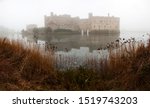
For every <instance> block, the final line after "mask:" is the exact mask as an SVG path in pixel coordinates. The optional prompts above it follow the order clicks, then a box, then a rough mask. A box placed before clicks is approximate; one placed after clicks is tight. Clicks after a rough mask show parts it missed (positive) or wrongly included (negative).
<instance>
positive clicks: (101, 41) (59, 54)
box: [9, 32, 149, 68]
mask: <svg viewBox="0 0 150 108" xmlns="http://www.w3.org/2000/svg"><path fill="white" fill-rule="evenodd" d="M131 37H132V38H134V39H135V40H136V41H142V42H144V43H145V44H146V41H147V40H148V39H149V35H148V34H147V33H145V32H121V33H120V34H117V35H89V36H86V35H84V36H81V35H56V36H49V37H46V36H45V37H44V36H41V37H40V38H38V40H35V39H34V38H33V36H26V37H22V36H21V35H20V34H14V35H11V36H9V38H10V39H15V40H16V39H19V40H23V41H24V42H25V43H33V44H35V42H36V44H38V46H39V47H40V48H41V49H42V50H41V51H42V52H43V51H45V50H46V51H47V50H48V49H47V47H48V48H50V49H51V50H53V51H54V52H55V54H54V57H55V59H56V60H57V67H58V68H67V67H77V66H80V65H84V64H85V63H86V62H87V59H92V60H99V59H103V58H107V57H108V50H107V48H106V47H107V45H108V44H110V43H112V42H115V41H116V40H118V39H120V38H121V39H122V40H123V39H125V40H127V39H129V38H131ZM26 45H27V44H26ZM45 46H46V47H45Z"/></svg>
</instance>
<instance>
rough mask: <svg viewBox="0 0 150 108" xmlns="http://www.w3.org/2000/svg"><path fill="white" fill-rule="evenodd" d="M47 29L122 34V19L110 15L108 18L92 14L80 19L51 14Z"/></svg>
mask: <svg viewBox="0 0 150 108" xmlns="http://www.w3.org/2000/svg"><path fill="white" fill-rule="evenodd" d="M45 27H50V28H51V29H52V30H56V29H69V30H72V31H83V32H92V31H108V32H109V31H112V32H120V18H119V17H113V16H109V14H108V16H93V14H92V13H89V17H88V18H87V19H80V18H79V17H71V16H70V15H54V14H53V13H52V12H51V15H50V16H45Z"/></svg>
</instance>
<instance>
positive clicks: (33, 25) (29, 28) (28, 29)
mask: <svg viewBox="0 0 150 108" xmlns="http://www.w3.org/2000/svg"><path fill="white" fill-rule="evenodd" d="M34 28H37V25H36V24H29V25H27V26H26V30H27V31H32V30H33V29H34Z"/></svg>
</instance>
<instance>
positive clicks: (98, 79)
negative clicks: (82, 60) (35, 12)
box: [0, 39, 150, 90]
mask: <svg viewBox="0 0 150 108" xmlns="http://www.w3.org/2000/svg"><path fill="white" fill-rule="evenodd" d="M108 50H109V57H108V58H106V59H99V60H95V59H87V63H86V65H84V66H80V67H77V68H72V69H71V68H70V69H69V68H67V69H66V70H59V69H57V68H56V67H55V64H57V61H55V59H54V58H55V57H54V56H53V55H51V54H47V53H46V54H41V52H40V50H39V49H38V48H36V47H35V48H27V47H24V46H23V45H22V44H21V43H19V42H16V41H9V40H8V39H0V90H150V80H149V78H150V41H149V42H148V44H147V46H145V45H144V43H138V44H137V43H136V42H134V41H130V42H127V43H126V44H123V45H122V44H120V45H119V46H118V45H117V48H116V49H115V50H113V49H111V48H109V49H108ZM64 64H65V63H64Z"/></svg>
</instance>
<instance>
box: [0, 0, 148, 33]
mask: <svg viewBox="0 0 150 108" xmlns="http://www.w3.org/2000/svg"><path fill="white" fill-rule="evenodd" d="M149 4H150V1H149V0H0V25H2V26H5V27H8V28H13V29H15V30H21V29H24V28H25V27H26V25H27V24H37V25H38V27H42V26H44V15H50V12H54V13H56V14H57V15H59V14H70V15H71V16H73V17H74V16H79V17H80V18H87V17H88V13H89V12H92V13H93V15H96V16H107V14H108V13H109V14H110V15H111V16H116V17H120V29H121V30H130V31H132V30H134V31H135V30H137V31H150V12H149V10H150V6H148V5H149Z"/></svg>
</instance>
